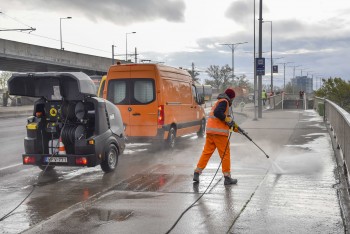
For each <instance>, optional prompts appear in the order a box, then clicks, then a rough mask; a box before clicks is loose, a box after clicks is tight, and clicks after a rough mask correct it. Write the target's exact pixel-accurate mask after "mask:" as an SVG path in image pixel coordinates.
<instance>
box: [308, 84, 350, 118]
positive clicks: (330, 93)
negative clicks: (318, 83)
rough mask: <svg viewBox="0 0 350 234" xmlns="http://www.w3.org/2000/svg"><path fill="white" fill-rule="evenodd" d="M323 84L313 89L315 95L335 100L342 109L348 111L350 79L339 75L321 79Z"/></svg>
mask: <svg viewBox="0 0 350 234" xmlns="http://www.w3.org/2000/svg"><path fill="white" fill-rule="evenodd" d="M322 81H323V85H322V87H321V88H320V89H318V90H316V91H315V95H316V96H317V97H323V98H326V99H329V100H331V101H333V102H335V103H336V104H337V105H339V106H340V107H342V108H343V109H345V110H347V111H348V112H349V111H350V81H347V82H346V81H344V80H342V79H341V78H339V77H335V78H328V80H326V79H322Z"/></svg>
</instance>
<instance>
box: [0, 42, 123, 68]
mask: <svg viewBox="0 0 350 234" xmlns="http://www.w3.org/2000/svg"><path fill="white" fill-rule="evenodd" d="M116 61H118V60H116ZM122 62H123V61H122ZM111 64H112V59H111V58H106V57H99V56H94V55H88V54H81V53H76V52H71V51H65V50H59V49H53V48H48V47H43V46H37V45H32V44H26V43H21V42H16V41H10V40H4V39H0V70H2V71H11V72H47V71H58V72H60V71H81V72H84V73H86V74H88V75H104V74H106V73H107V71H108V68H109V66H110V65H111Z"/></svg>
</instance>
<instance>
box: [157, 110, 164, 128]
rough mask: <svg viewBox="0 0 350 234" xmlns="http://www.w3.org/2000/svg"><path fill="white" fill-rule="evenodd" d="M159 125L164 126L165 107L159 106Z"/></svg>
mask: <svg viewBox="0 0 350 234" xmlns="http://www.w3.org/2000/svg"><path fill="white" fill-rule="evenodd" d="M158 125H164V105H161V106H158Z"/></svg>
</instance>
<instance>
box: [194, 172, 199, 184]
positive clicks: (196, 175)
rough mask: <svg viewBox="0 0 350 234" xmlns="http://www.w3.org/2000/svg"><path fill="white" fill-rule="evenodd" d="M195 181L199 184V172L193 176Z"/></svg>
mask: <svg viewBox="0 0 350 234" xmlns="http://www.w3.org/2000/svg"><path fill="white" fill-rule="evenodd" d="M193 181H194V182H196V183H198V182H199V173H198V172H195V173H194V174H193Z"/></svg>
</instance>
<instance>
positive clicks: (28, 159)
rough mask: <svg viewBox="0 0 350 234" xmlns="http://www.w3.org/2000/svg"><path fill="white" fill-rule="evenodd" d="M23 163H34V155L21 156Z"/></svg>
mask: <svg viewBox="0 0 350 234" xmlns="http://www.w3.org/2000/svg"><path fill="white" fill-rule="evenodd" d="M23 164H35V157H34V156H25V157H23Z"/></svg>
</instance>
